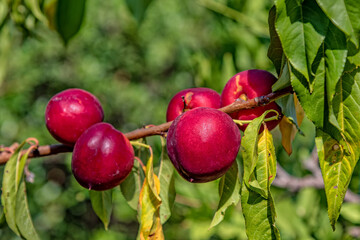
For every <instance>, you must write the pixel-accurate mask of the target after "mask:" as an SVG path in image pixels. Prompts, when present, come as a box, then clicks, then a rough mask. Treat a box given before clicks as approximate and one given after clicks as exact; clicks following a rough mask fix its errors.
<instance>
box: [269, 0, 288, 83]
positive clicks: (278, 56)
mask: <svg viewBox="0 0 360 240" xmlns="http://www.w3.org/2000/svg"><path fill="white" fill-rule="evenodd" d="M275 19H276V8H275V6H273V7H272V8H271V9H270V12H269V18H268V23H269V32H270V46H269V49H268V53H267V56H268V57H269V58H270V60H271V61H272V62H273V64H274V66H275V69H276V72H277V74H278V75H280V71H281V70H282V61H283V53H284V52H283V49H282V45H281V41H280V38H279V35H278V34H277V32H276V29H275ZM275 84H276V83H275Z"/></svg>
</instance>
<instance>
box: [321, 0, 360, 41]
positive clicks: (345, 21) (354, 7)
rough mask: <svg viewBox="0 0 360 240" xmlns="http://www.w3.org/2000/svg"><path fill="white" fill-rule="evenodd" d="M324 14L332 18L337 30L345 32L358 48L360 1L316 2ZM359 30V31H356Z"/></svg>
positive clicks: (323, 0) (322, 0) (324, 0)
mask: <svg viewBox="0 0 360 240" xmlns="http://www.w3.org/2000/svg"><path fill="white" fill-rule="evenodd" d="M316 2H317V3H318V4H319V6H320V7H321V9H322V10H323V11H324V13H325V14H326V15H327V16H328V17H329V18H330V20H331V22H333V23H334V24H335V25H336V27H337V28H339V29H340V30H341V31H342V32H344V33H345V34H346V35H347V36H348V37H349V38H350V39H351V41H352V42H353V43H354V44H355V45H356V46H357V47H358V46H359V39H358V36H357V34H358V30H359V27H360V26H359V7H360V4H359V1H357V0H345V1H344V0H342V1H328V0H316ZM356 30H357V31H356Z"/></svg>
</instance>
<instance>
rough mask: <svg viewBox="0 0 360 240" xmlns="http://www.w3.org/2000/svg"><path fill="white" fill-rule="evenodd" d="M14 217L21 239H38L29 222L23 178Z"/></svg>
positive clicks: (31, 223) (29, 216) (30, 221)
mask: <svg viewBox="0 0 360 240" xmlns="http://www.w3.org/2000/svg"><path fill="white" fill-rule="evenodd" d="M15 217H16V225H17V227H18V229H19V231H20V233H21V236H22V237H23V238H25V239H27V240H38V239H40V238H39V236H38V234H37V232H36V230H35V227H34V225H33V222H32V220H31V215H30V211H29V206H28V202H27V197H26V187H25V181H24V178H22V180H21V182H20V187H19V191H18V192H17V195H16V209H15Z"/></svg>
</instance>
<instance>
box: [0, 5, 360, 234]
mask: <svg viewBox="0 0 360 240" xmlns="http://www.w3.org/2000/svg"><path fill="white" fill-rule="evenodd" d="M136 2H144V1H133V2H132V3H131V1H125V0H118V1H116V0H107V1H95V0H89V1H87V5H86V14H85V20H84V23H83V25H82V27H81V30H80V32H79V33H78V34H77V35H76V37H75V38H73V39H72V40H71V41H70V43H69V44H68V46H67V48H65V47H64V46H63V44H62V41H61V39H60V38H59V36H58V34H57V33H56V32H55V31H52V30H50V29H49V28H48V27H47V26H44V25H43V24H41V23H40V24H36V25H34V27H33V29H32V30H33V31H32V32H31V33H28V32H23V31H21V29H19V28H18V26H17V25H15V24H13V23H11V22H9V23H8V24H6V25H5V26H3V28H2V30H1V32H0V145H5V146H8V145H10V144H12V143H13V142H21V141H23V140H24V139H26V138H27V137H36V138H37V139H39V141H40V144H41V145H45V144H53V143H56V141H55V140H54V139H53V138H52V137H51V136H50V134H49V133H48V132H47V130H46V127H45V124H44V110H45V107H46V104H47V101H48V100H49V99H50V98H51V96H53V95H54V94H56V93H57V92H59V91H62V90H64V89H67V88H73V87H76V88H83V89H85V90H87V91H90V92H92V93H93V94H94V95H96V96H97V97H98V98H99V100H100V101H101V103H102V105H103V107H104V111H105V121H107V122H110V123H111V124H113V125H114V126H115V127H116V128H118V129H119V130H121V131H123V132H128V131H131V130H134V129H136V128H139V127H142V126H143V125H147V124H160V123H162V122H164V121H165V113H166V107H167V104H168V102H169V100H170V99H171V97H172V96H173V95H174V94H175V93H177V92H178V91H180V90H182V89H185V88H190V87H210V88H213V89H215V90H216V91H218V92H221V90H222V88H223V86H224V85H225V83H226V82H227V80H228V79H229V78H230V77H231V76H232V75H234V74H235V73H236V72H239V71H242V70H246V69H252V68H258V69H264V70H268V71H270V72H273V73H275V70H274V68H273V65H272V63H271V61H270V60H269V59H268V58H267V49H268V46H269V43H270V39H269V33H268V24H267V17H268V11H269V9H270V8H271V6H272V4H273V2H272V1H270V0H154V1H152V2H151V4H149V6H148V7H147V8H146V9H145V8H142V9H141V8H140V6H136V7H138V8H140V10H142V11H140V13H141V12H142V13H144V14H143V15H141V14H140V15H139V14H138V13H137V14H133V12H132V11H130V9H129V6H130V4H135V5H136ZM145 2H147V1H145ZM148 2H149V1H148ZM2 4H3V3H0V15H1V14H3V12H2V9H1V6H2ZM133 6H134V5H133ZM27 24H28V23H27ZM29 34H30V35H31V36H28V35H29ZM301 129H302V131H303V132H304V133H305V136H300V135H298V136H296V138H295V141H294V145H293V148H294V150H293V154H292V156H291V157H288V156H287V154H286V153H285V151H284V150H283V148H282V147H281V144H280V134H279V130H278V129H275V130H274V131H273V134H274V137H275V145H276V149H277V155H278V161H279V163H280V164H281V165H282V166H283V167H284V168H285V169H286V170H287V171H288V172H289V173H291V174H292V175H294V176H298V177H302V176H305V175H306V174H309V172H308V171H307V170H306V169H304V168H303V165H302V162H303V161H305V160H306V159H307V158H308V157H309V156H310V154H311V151H312V149H313V148H314V135H315V132H314V127H313V125H312V124H311V123H310V122H309V121H308V120H306V119H305V121H304V123H303V125H302V126H301ZM157 138H158V137H151V138H149V141H150V143H151V144H153V145H154V149H155V155H156V157H159V154H160V152H159V150H157V149H159V141H158V139H157ZM70 161H71V154H70V153H66V154H59V155H55V156H51V157H46V158H41V159H40V158H38V159H33V160H32V162H31V164H30V170H31V171H32V172H34V173H35V175H36V177H35V182H34V183H33V184H30V183H29V184H28V185H27V186H28V197H29V205H30V210H31V213H32V216H33V219H34V224H35V226H36V228H37V229H38V231H39V233H40V235H41V238H42V239H46V240H47V239H49V240H50V239H51V240H53V239H76V240H77V239H91V240H100V239H104V240H105V239H106V240H112V239H118V240H119V239H135V238H136V235H137V228H138V223H137V217H136V212H135V211H134V210H132V209H131V208H130V207H129V206H128V205H127V203H126V201H125V200H124V198H123V197H122V195H121V193H120V191H119V190H116V191H115V194H114V211H113V215H112V219H111V222H110V227H109V231H105V230H104V229H103V226H102V223H101V222H100V220H99V219H98V218H97V217H96V215H95V214H94V212H93V210H92V208H91V204H90V201H89V198H88V191H87V190H86V189H83V188H82V187H80V186H79V185H78V183H77V182H76V181H75V179H74V178H73V176H72V175H71V169H70ZM2 170H3V167H0V171H1V172H2ZM175 184H176V191H177V193H178V196H177V198H176V203H175V206H174V208H173V215H172V217H171V218H170V220H169V221H168V222H167V223H166V224H165V225H164V226H163V228H164V233H165V237H166V239H185V240H186V239H195V240H201V239H246V233H245V226H244V219H243V216H242V213H241V208H240V205H239V204H238V205H237V206H236V207H231V208H230V209H228V211H227V213H226V216H225V220H224V221H223V222H222V223H221V224H220V225H218V226H217V227H215V228H213V229H209V226H210V222H211V219H212V216H213V214H214V212H215V210H216V207H217V203H218V200H219V197H218V191H217V185H218V182H217V181H214V182H211V183H206V184H190V183H187V182H185V181H184V180H183V179H181V178H180V177H179V176H178V175H177V176H176V181H175ZM359 184H360V178H359V167H357V168H356V169H355V173H354V177H353V180H352V182H351V183H350V188H351V189H352V190H353V191H354V192H356V193H359V192H360V188H359V186H360V185H359ZM273 192H274V198H275V204H276V208H277V216H278V217H277V225H278V227H279V229H280V232H281V235H282V238H283V239H353V238H355V236H356V235H358V236H359V235H360V234H359V232H356V231H359V225H360V206H359V205H357V204H350V203H345V204H344V206H343V210H342V214H341V216H340V219H339V223H338V225H337V230H336V231H335V232H332V230H331V227H330V224H329V221H328V218H327V210H326V199H325V194H324V191H323V190H315V189H311V188H308V189H302V190H301V191H300V192H298V193H292V192H289V191H288V190H286V189H279V188H276V187H274V188H273ZM352 236H353V237H352ZM0 239H17V237H16V236H15V235H14V234H13V233H12V232H11V231H10V230H9V229H8V228H7V226H6V224H4V223H3V225H2V227H1V228H0Z"/></svg>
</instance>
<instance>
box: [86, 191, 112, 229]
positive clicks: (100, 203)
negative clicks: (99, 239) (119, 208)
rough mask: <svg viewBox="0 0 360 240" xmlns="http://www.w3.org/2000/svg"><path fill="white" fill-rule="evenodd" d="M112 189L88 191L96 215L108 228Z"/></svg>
mask: <svg viewBox="0 0 360 240" xmlns="http://www.w3.org/2000/svg"><path fill="white" fill-rule="evenodd" d="M112 191H113V190H112V189H110V190H107V191H92V190H91V191H90V201H91V205H92V208H93V210H94V212H95V213H96V215H97V216H98V217H99V218H100V220H101V221H102V222H103V224H104V227H105V229H106V230H108V226H109V222H110V217H111V212H112Z"/></svg>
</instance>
